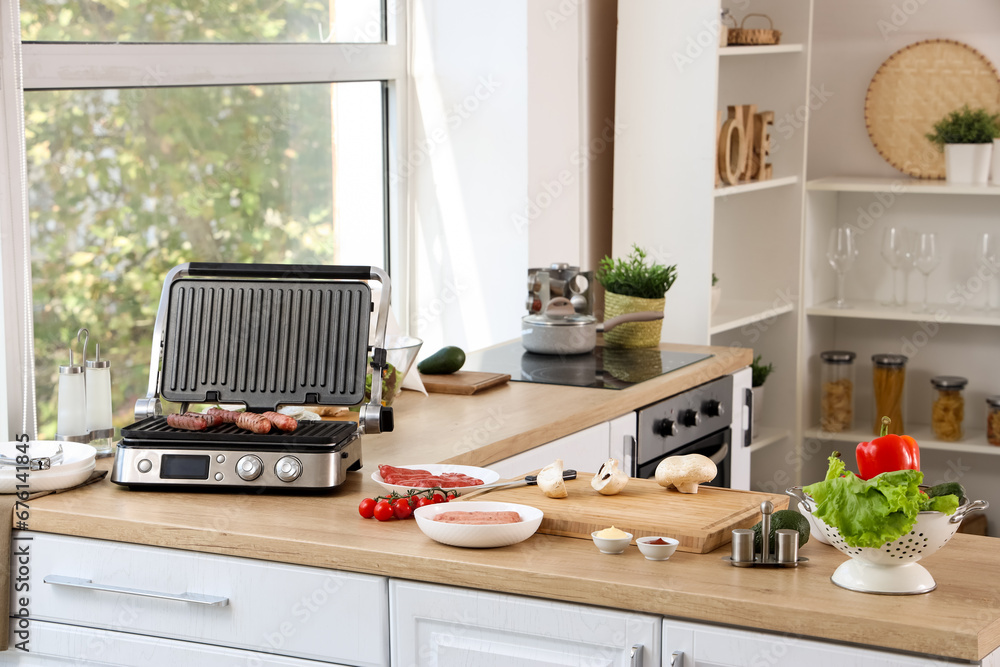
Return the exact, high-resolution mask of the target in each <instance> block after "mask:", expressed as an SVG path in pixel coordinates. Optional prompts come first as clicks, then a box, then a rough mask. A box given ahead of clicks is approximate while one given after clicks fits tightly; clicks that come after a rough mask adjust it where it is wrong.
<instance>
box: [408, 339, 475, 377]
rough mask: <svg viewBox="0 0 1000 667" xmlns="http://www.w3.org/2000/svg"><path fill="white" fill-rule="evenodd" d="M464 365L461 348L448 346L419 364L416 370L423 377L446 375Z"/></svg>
mask: <svg viewBox="0 0 1000 667" xmlns="http://www.w3.org/2000/svg"><path fill="white" fill-rule="evenodd" d="M464 363H465V352H463V351H462V348H460V347H455V346H454V345H449V346H448V347H442V348H441V349H440V350H438V351H437V352H435V353H434V354H432V355H431V356H429V357H427V358H426V359H424V360H423V361H421V362H420V363H419V364H417V370H418V371H420V372H421V373H423V374H424V375H446V374H448V373H454V372H455V371H457V370H458V369H460V368H461V367H462V365H463V364H464Z"/></svg>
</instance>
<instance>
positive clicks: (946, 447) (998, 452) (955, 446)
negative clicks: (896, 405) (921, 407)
mask: <svg viewBox="0 0 1000 667" xmlns="http://www.w3.org/2000/svg"><path fill="white" fill-rule="evenodd" d="M906 431H907V434H908V435H911V436H913V438H914V439H915V440H916V441H917V442H918V443H919V444H920V449H921V451H924V450H929V451H942V452H956V453H964V454H984V455H986V456H1000V447H996V446H994V445H991V444H989V443H988V442H986V432H985V431H982V430H966V432H965V437H964V438H963V439H962V440H961V441H959V442H945V441H944V440H938V439H937V438H935V437H934V433H933V432H932V431H931V427H930V426H929V425H927V424H913V425H908V426H907V427H906ZM805 437H806V438H811V439H814V440H829V441H831V442H848V443H852V444H855V445H856V444H858V443H859V442H868V441H869V440H871V439H872V438H874V437H876V436H874V435H873V434H872V432H871V431H869V430H864V429H853V430H851V431H844V432H842V433H827V432H826V431H822V430H820V429H819V427H817V426H814V427H813V428H811V429H809V430H808V431H806V433H805Z"/></svg>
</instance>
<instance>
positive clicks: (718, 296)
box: [711, 273, 722, 315]
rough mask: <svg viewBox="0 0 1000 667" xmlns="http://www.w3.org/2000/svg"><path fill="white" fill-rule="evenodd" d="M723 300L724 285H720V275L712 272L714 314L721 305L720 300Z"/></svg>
mask: <svg viewBox="0 0 1000 667" xmlns="http://www.w3.org/2000/svg"><path fill="white" fill-rule="evenodd" d="M720 301H722V286H721V285H719V277H718V276H717V275H715V274H714V273H713V274H712V312H711V314H712V315H715V310H716V309H717V308H718V307H719V302H720Z"/></svg>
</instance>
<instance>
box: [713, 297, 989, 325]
mask: <svg viewBox="0 0 1000 667" xmlns="http://www.w3.org/2000/svg"><path fill="white" fill-rule="evenodd" d="M848 303H849V304H850V305H851V306H852V307H851V308H835V307H834V306H833V304H834V301H833V300H830V301H826V302H824V303H821V304H819V305H817V306H810V307H809V308H806V315H807V316H810V317H846V318H854V319H865V320H891V321H895V322H938V323H941V324H973V325H980V326H990V327H1000V313H996V311H994V312H993V313H991V314H986V313H982V312H976V311H975V310H973V309H971V308H964V309H959V308H958V307H956V306H951V305H945V304H934V303H932V304H930V309H931V310H930V312H929V313H915V312H913V310H914V308H916V307H917V305H916V304H910V305H908V306H905V307H900V308H895V307H892V306H883V305H880V304H878V303H876V302H874V301H857V300H852V299H848ZM719 309H720V310H721V309H722V304H719Z"/></svg>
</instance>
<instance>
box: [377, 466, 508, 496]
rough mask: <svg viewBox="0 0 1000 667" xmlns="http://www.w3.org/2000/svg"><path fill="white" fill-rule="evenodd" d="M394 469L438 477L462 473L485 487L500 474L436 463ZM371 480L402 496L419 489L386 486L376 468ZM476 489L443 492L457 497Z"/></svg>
mask: <svg viewBox="0 0 1000 667" xmlns="http://www.w3.org/2000/svg"><path fill="white" fill-rule="evenodd" d="M394 467H396V468H409V469H410V470H426V471H427V472H429V473H431V474H432V475H440V474H441V473H445V472H458V473H462V474H465V475H468V476H469V477H475V478H476V479H481V480H483V483H482V485H481V486H486V485H487V484H493V483H494V482H496V481H498V480H499V479H500V473H498V472H494V471H492V470H489V469H487V468H477V467H475V466H455V465H446V464H437V463H425V464H422V465H408V466H394ZM372 480H373V481H374V482H377V483H378V484H379V485H380V486H381V487H382V488H383V489H385V490H386V491H395V492H396V493H401V494H404V495H405V494H406V492H407V491H409V490H410V489H415V488H419V487H415V486H405V485H402V484H388V483H387V482H385V481H384V480H383V479H382V475H380V474H379V472H378V468H376V469H375V472H373V473H372ZM478 488H480V485H477V486H449V487H444V490H445V491H454V492H455V493H457V494H458V495H462V494H463V493H469V492H471V491H475V490H476V489H478Z"/></svg>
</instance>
